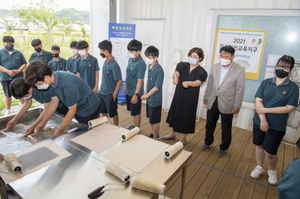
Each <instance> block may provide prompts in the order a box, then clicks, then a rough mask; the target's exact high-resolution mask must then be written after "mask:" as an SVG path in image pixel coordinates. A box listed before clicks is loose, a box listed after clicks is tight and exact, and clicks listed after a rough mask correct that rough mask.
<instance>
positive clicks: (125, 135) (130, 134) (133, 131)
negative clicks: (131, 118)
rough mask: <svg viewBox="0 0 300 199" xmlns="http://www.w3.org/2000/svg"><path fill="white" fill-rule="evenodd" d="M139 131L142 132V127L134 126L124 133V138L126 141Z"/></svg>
mask: <svg viewBox="0 0 300 199" xmlns="http://www.w3.org/2000/svg"><path fill="white" fill-rule="evenodd" d="M139 132H140V128H139V127H134V128H133V129H131V130H130V131H127V132H126V133H123V134H122V140H123V141H126V140H128V139H130V138H131V137H133V136H134V135H136V134H138V133H139Z"/></svg>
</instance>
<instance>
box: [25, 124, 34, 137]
mask: <svg viewBox="0 0 300 199" xmlns="http://www.w3.org/2000/svg"><path fill="white" fill-rule="evenodd" d="M33 133H34V126H30V127H28V129H27V130H26V133H25V136H27V135H30V134H33Z"/></svg>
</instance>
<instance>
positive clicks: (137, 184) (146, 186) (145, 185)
mask: <svg viewBox="0 0 300 199" xmlns="http://www.w3.org/2000/svg"><path fill="white" fill-rule="evenodd" d="M131 186H132V187H133V188H136V189H140V190H144V191H149V192H151V193H156V194H160V195H164V194H165V189H166V185H163V184H156V183H153V182H150V181H148V180H146V179H143V178H140V177H136V176H134V177H133V178H132V180H131Z"/></svg>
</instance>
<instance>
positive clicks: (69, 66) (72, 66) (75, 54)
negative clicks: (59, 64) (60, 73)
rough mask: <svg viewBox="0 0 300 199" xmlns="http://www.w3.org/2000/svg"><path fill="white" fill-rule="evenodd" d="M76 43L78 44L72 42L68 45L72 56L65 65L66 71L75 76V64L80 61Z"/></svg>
mask: <svg viewBox="0 0 300 199" xmlns="http://www.w3.org/2000/svg"><path fill="white" fill-rule="evenodd" d="M77 43H78V42H77V41H72V42H71V43H70V49H71V53H72V56H71V57H70V58H69V59H68V61H67V65H66V70H67V71H68V72H71V73H73V74H75V75H76V72H77V63H78V61H79V60H80V55H79V53H78V50H77V48H76V45H77Z"/></svg>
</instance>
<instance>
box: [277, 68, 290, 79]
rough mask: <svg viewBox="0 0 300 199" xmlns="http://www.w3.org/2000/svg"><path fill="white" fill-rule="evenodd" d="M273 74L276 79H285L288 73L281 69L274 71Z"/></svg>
mask: <svg viewBox="0 0 300 199" xmlns="http://www.w3.org/2000/svg"><path fill="white" fill-rule="evenodd" d="M275 74H276V77H278V78H285V77H287V76H288V75H289V72H286V71H285V70H283V69H275Z"/></svg>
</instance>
